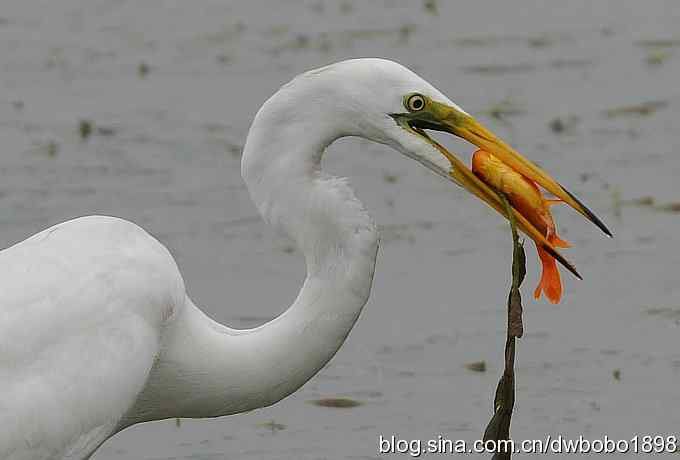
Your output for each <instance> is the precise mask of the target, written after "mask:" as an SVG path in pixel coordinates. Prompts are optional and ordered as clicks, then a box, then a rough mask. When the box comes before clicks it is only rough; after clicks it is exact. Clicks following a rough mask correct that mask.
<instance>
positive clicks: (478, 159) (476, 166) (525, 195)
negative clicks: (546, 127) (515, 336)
mask: <svg viewBox="0 0 680 460" xmlns="http://www.w3.org/2000/svg"><path fill="white" fill-rule="evenodd" d="M472 171H473V172H474V173H475V174H476V175H477V177H479V178H480V179H481V180H482V181H484V182H485V183H486V184H487V185H489V186H491V187H493V188H495V189H496V190H498V191H500V192H503V193H504V194H505V195H506V196H507V197H508V200H509V201H510V204H512V206H513V207H514V208H515V209H516V210H517V212H519V213H520V214H522V215H523V216H524V217H525V218H526V219H527V220H528V221H529V222H531V223H532V224H533V225H534V226H535V227H536V228H537V229H538V231H540V232H541V233H543V235H545V237H546V239H547V240H548V241H549V242H550V243H552V244H553V245H554V246H555V247H559V248H568V247H570V244H569V243H567V242H566V241H563V240H562V239H560V237H559V236H557V229H556V228H555V222H554V221H553V218H552V215H551V214H550V205H553V204H557V203H561V202H562V201H561V200H549V199H546V198H545V197H543V194H542V193H541V191H540V190H539V188H538V186H537V185H536V183H535V182H534V181H532V180H530V179H528V178H526V177H525V176H523V175H522V174H520V173H518V172H517V171H515V170H514V169H512V168H511V167H510V166H508V165H507V164H505V163H503V162H502V161H501V160H499V159H498V158H496V157H495V156H493V155H491V154H490V153H489V152H485V151H483V150H477V151H476V152H475V153H474V154H473V155H472ZM536 249H537V251H538V257H539V258H540V259H541V263H542V264H543V273H542V275H541V281H539V283H538V286H537V287H536V290H535V291H534V297H535V298H537V299H538V298H539V297H540V295H541V292H544V293H545V296H546V297H547V298H548V300H549V301H550V302H552V303H554V304H556V303H559V301H560V299H561V298H562V281H561V280H560V272H559V271H558V269H557V263H556V261H555V259H554V258H553V257H552V256H551V255H550V254H548V253H547V252H545V251H544V250H543V249H541V248H540V247H538V246H537V247H536Z"/></svg>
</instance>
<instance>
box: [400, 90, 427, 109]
mask: <svg viewBox="0 0 680 460" xmlns="http://www.w3.org/2000/svg"><path fill="white" fill-rule="evenodd" d="M425 102H426V101H425V96H422V95H420V94H412V95H410V96H409V97H408V98H407V99H406V102H405V103H404V106H405V107H406V110H408V111H409V112H418V111H420V110H423V109H424V108H425Z"/></svg>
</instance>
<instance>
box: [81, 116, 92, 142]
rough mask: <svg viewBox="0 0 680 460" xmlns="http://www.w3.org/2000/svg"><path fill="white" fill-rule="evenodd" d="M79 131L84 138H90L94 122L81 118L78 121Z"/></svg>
mask: <svg viewBox="0 0 680 460" xmlns="http://www.w3.org/2000/svg"><path fill="white" fill-rule="evenodd" d="M78 133H80V138H81V139H82V140H84V141H85V140H87V139H89V137H90V135H91V134H92V122H91V121H90V120H80V122H79V123H78Z"/></svg>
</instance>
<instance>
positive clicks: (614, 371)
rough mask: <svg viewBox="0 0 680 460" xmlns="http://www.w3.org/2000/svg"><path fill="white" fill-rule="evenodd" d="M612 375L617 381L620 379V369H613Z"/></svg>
mask: <svg viewBox="0 0 680 460" xmlns="http://www.w3.org/2000/svg"><path fill="white" fill-rule="evenodd" d="M612 377H614V380H616V381H617V382H620V381H621V369H614V370H613V371H612Z"/></svg>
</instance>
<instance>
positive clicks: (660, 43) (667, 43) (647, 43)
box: [635, 38, 680, 48]
mask: <svg viewBox="0 0 680 460" xmlns="http://www.w3.org/2000/svg"><path fill="white" fill-rule="evenodd" d="M635 44H636V45H637V46H642V47H645V48H673V47H675V46H680V38H657V39H651V40H638V41H636V42H635Z"/></svg>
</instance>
